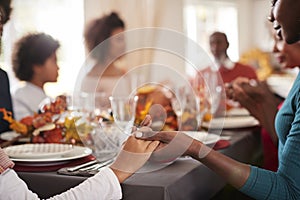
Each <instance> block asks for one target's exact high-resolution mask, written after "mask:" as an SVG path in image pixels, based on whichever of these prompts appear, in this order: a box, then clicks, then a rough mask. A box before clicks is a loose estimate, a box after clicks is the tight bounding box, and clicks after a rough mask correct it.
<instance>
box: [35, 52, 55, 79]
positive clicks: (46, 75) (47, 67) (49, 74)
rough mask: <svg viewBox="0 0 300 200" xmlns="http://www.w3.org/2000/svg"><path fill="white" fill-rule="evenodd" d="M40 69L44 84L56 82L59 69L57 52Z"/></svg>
mask: <svg viewBox="0 0 300 200" xmlns="http://www.w3.org/2000/svg"><path fill="white" fill-rule="evenodd" d="M39 68H40V71H39V76H40V78H41V80H42V81H43V82H44V83H47V82H56V81H57V78H58V69H59V67H58V65H57V58H56V52H55V53H53V54H52V55H51V56H50V57H49V58H48V59H47V60H46V61H45V63H44V64H43V65H42V66H40V67H39Z"/></svg>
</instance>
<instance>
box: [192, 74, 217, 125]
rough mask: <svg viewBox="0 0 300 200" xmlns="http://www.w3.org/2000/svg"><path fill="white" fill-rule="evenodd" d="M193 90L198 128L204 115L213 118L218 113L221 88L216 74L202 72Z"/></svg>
mask: <svg viewBox="0 0 300 200" xmlns="http://www.w3.org/2000/svg"><path fill="white" fill-rule="evenodd" d="M193 88H194V91H195V93H196V101H197V104H198V108H197V110H198V115H197V121H198V124H199V126H201V124H202V121H203V119H204V116H205V114H206V113H209V115H211V116H214V115H215V114H216V112H217V111H218V108H219V105H220V102H221V96H222V87H221V86H220V85H219V83H218V77H217V75H216V73H213V72H203V73H201V75H198V77H197V79H196V82H195V83H194V85H193Z"/></svg>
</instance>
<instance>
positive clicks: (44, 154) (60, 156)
mask: <svg viewBox="0 0 300 200" xmlns="http://www.w3.org/2000/svg"><path fill="white" fill-rule="evenodd" d="M4 151H5V153H6V154H7V155H8V156H9V157H10V158H11V160H13V161H14V162H17V163H18V164H20V165H34V166H38V165H40V166H45V165H55V164H62V163H65V162H69V161H71V160H74V159H77V158H82V157H85V156H88V155H90V154H91V153H92V150H91V149H90V148H87V147H82V146H73V145H69V144H52V143H45V144H44V143H43V144H22V145H14V146H9V147H6V148H4Z"/></svg>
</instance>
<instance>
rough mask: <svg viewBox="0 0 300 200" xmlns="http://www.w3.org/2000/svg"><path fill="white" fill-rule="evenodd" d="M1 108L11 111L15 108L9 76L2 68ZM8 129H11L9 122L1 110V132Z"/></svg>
mask: <svg viewBox="0 0 300 200" xmlns="http://www.w3.org/2000/svg"><path fill="white" fill-rule="evenodd" d="M0 108H5V109H6V110H8V111H11V112H12V110H13V108H12V101H11V95H10V87H9V80H8V76H7V73H6V72H5V71H3V70H2V69H0ZM8 130H10V129H9V123H8V122H7V121H5V120H3V114H2V112H0V134H1V133H3V132H5V131H8Z"/></svg>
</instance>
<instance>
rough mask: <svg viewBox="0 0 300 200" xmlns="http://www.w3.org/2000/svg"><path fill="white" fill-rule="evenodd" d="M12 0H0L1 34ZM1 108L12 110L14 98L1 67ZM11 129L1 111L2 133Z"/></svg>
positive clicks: (0, 33) (0, 129) (0, 127)
mask: <svg viewBox="0 0 300 200" xmlns="http://www.w3.org/2000/svg"><path fill="white" fill-rule="evenodd" d="M10 12H11V8H10V0H6V1H5V0H1V1H0V35H1V36H2V32H3V26H4V24H5V23H6V22H7V21H8V19H9V16H10ZM0 85H1V87H0V108H5V109H6V110H7V111H10V112H12V111H13V107H12V99H11V94H10V84H9V79H8V76H7V73H6V72H5V71H4V70H2V69H1V68H0ZM8 130H10V128H9V123H8V122H7V121H6V120H3V114H2V113H0V134H1V133H3V132H5V131H8Z"/></svg>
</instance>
